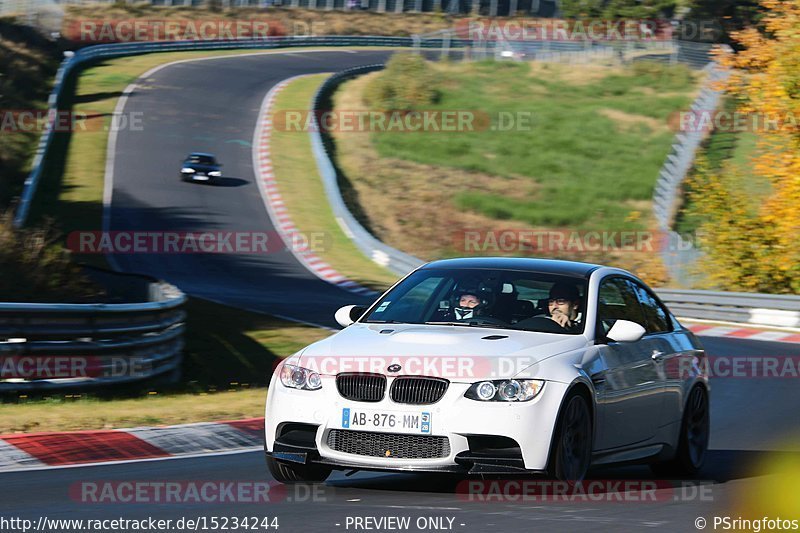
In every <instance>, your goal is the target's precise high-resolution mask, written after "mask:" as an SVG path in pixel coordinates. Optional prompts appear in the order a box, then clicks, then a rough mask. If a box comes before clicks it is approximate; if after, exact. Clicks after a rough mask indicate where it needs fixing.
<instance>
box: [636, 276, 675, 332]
mask: <svg viewBox="0 0 800 533" xmlns="http://www.w3.org/2000/svg"><path fill="white" fill-rule="evenodd" d="M630 284H631V285H633V287H634V289H635V290H636V295H637V296H638V297H639V302H640V303H641V304H642V310H643V311H644V317H645V320H646V321H647V324H645V329H646V330H647V333H663V332H665V331H670V326H669V318H668V315H667V312H666V310H665V309H664V308H663V307H661V305H660V304H659V303H658V301H656V299H655V298H654V297H653V295H652V294H650V292H648V290H647V289H645V288H644V287H643V286H641V285H639V284H638V283H636V282H633V281H631V282H630Z"/></svg>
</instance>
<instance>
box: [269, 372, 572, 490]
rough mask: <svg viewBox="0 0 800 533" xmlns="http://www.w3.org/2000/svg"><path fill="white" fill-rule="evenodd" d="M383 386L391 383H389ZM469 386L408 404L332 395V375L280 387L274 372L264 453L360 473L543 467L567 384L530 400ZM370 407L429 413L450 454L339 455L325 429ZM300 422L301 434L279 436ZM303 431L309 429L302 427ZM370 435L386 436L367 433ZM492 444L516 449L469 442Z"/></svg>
mask: <svg viewBox="0 0 800 533" xmlns="http://www.w3.org/2000/svg"><path fill="white" fill-rule="evenodd" d="M392 379H393V378H389V383H388V385H387V388H388V387H390V386H391V380H392ZM469 386H470V384H469V383H450V385H449V387H448V389H447V392H446V393H445V395H444V397H443V398H442V399H441V400H439V401H438V402H436V403H435V404H430V405H424V406H420V405H407V404H399V403H395V402H393V401H392V400H391V399H389V398H388V395H387V397H385V398H384V399H383V400H382V401H380V402H374V403H372V402H355V401H350V400H347V399H345V398H343V397H342V396H340V395H339V393H338V391H337V389H336V383H335V379H334V378H333V377H332V376H323V386H322V389H320V390H317V391H302V390H295V389H289V388H287V387H284V386H283V385H282V384H281V383H280V382H279V381H278V380H277V379H276V378H275V377H273V380H272V383H271V385H270V392H269V395H268V398H267V406H266V413H265V418H266V422H265V452H266V453H267V454H268V455H270V456H272V457H274V458H275V459H279V460H281V461H287V462H296V463H303V464H306V463H316V464H325V465H329V466H331V467H333V468H346V469H350V468H352V469H359V470H391V471H427V472H460V473H486V474H488V473H512V472H530V471H536V472H541V471H544V470H545V469H546V467H547V461H548V456H549V451H550V443H551V440H552V435H553V430H554V427H555V424H556V419H557V417H558V411H559V408H560V406H561V400H562V398H563V397H564V395H565V394H566V390H567V385H565V384H562V383H558V382H552V381H551V382H547V383H546V384H545V387H544V388H543V390H542V392H541V393H540V394H539V396H537V397H536V398H534V399H533V400H531V401H530V402H520V403H503V402H479V401H475V400H470V399H468V398H465V397H464V393H465V392H466V390H467V389H468V388H469ZM344 408H350V409H352V410H358V409H369V410H373V411H376V410H377V411H387V412H389V411H390V412H396V413H407V414H409V415H414V414H419V413H420V411H425V412H429V413H430V414H431V432H430V436H432V437H446V439H447V442H448V443H449V452H448V453H447V455H446V456H443V457H432V458H422V459H418V458H414V459H409V458H401V457H384V456H377V455H362V454H358V453H345V452H343V451H339V450H336V449H333V448H332V447H331V446H329V444H328V442H329V434H330V432H331V431H332V430H338V431H347V429H343V428H342V410H343V409H344ZM298 424H303V425H304V426H305V427H306V428H307V429H306V432H305V435H304V436H301V437H299V438H298V436H299V433H296V432H295V433H293V434H288V433H285V431H286V429H287V428H289V427H297V425H298ZM308 428H310V429H308ZM372 433H390V434H391V433H392V432H391V431H386V430H374V431H372ZM493 438H497V440H498V441H502V442H503V443H508V442H509V439H510V440H511V441H513V443H515V444H516V445H517V446H512V447H508V446H504V447H501V448H492V447H489V448H485V447H482V446H476V442H479V441H480V442H486V441H491V440H492V439H493Z"/></svg>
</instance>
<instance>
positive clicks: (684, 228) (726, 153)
mask: <svg viewBox="0 0 800 533" xmlns="http://www.w3.org/2000/svg"><path fill="white" fill-rule="evenodd" d="M720 109H721V110H723V111H725V112H728V113H733V112H734V111H735V110H736V102H735V100H734V99H733V98H730V97H728V98H725V99H724V100H723V102H722V104H721V106H720ZM757 141H758V135H757V134H756V133H755V132H752V131H725V130H715V131H713V132H711V134H710V135H709V136H708V138H707V139H706V140H705V141H704V142H703V145H702V147H701V148H700V150H699V151H698V157H702V158H704V159H705V160H706V161H707V162H708V168H709V171H711V172H724V173H726V174H727V175H729V176H730V177H731V178H733V180H732V185H733V186H735V187H737V188H738V189H739V190H742V191H745V192H746V193H747V196H748V197H749V198H750V199H751V200H752V202H751V204H750V209H751V210H752V212H756V211H757V210H758V208H759V206H760V205H761V202H762V200H763V199H764V198H765V197H766V196H768V195H769V194H770V192H771V191H772V185H771V184H770V182H769V180H766V179H764V178H763V177H761V176H758V175H756V174H755V173H754V172H753V163H752V159H753V156H755V155H756V151H757V146H756V143H757ZM704 220H705V217H704V215H703V213H702V212H699V211H698V210H697V209H696V208H695V203H694V201H693V198H692V194H691V189H690V188H689V187H686V191H684V204H683V206H681V209H680V211H679V213H678V215H677V217H676V220H675V229H676V231H678V232H679V233H683V234H691V233H693V232H695V231H697V229H698V228H699V227H700V225H701V224H702V223H703V221H704Z"/></svg>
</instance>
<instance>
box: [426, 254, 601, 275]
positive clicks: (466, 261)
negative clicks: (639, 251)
mask: <svg viewBox="0 0 800 533" xmlns="http://www.w3.org/2000/svg"><path fill="white" fill-rule="evenodd" d="M422 268H424V269H429V268H447V269H469V268H488V269H497V270H522V271H529V272H539V273H541V274H560V275H564V276H572V277H580V278H588V277H589V276H590V275H591V273H592V272H594V271H595V270H597V269H598V268H601V266H600V265H594V264H591V263H579V262H577V261H562V260H558V259H537V258H532V257H463V258H459V259H442V260H439V261H432V262H430V263H428V264H426V265H425V266H423V267H422Z"/></svg>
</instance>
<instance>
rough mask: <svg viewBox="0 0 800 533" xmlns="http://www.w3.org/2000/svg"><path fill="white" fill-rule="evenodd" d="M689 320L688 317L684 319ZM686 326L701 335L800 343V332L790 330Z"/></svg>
mask: <svg viewBox="0 0 800 533" xmlns="http://www.w3.org/2000/svg"><path fill="white" fill-rule="evenodd" d="M684 320H688V319H684ZM686 327H687V328H688V329H689V330H691V331H692V332H693V333H694V334H695V335H699V336H701V337H728V338H734V339H747V340H753V341H770V342H788V343H796V344H800V333H792V332H790V331H766V330H763V329H754V328H742V327H736V326H717V325H712V324H697V323H695V324H687V325H686Z"/></svg>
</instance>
